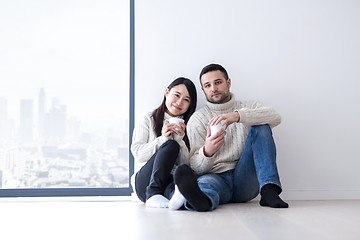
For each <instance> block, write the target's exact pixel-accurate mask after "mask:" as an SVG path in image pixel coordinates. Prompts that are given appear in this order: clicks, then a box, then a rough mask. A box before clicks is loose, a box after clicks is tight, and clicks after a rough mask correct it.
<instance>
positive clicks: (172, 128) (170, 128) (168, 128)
mask: <svg viewBox="0 0 360 240" xmlns="http://www.w3.org/2000/svg"><path fill="white" fill-rule="evenodd" d="M179 124H180V127H179V126H178V125H177V124H174V123H173V124H170V123H169V122H168V121H167V120H166V121H165V122H164V125H163V128H162V135H163V136H165V137H170V135H171V134H172V133H176V134H177V135H179V136H180V137H182V136H184V135H185V128H186V126H185V123H182V122H180V123H179Z"/></svg>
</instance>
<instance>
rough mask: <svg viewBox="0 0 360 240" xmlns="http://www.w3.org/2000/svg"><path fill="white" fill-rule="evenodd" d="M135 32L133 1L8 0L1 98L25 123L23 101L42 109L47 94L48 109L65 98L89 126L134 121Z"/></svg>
mask: <svg viewBox="0 0 360 240" xmlns="http://www.w3.org/2000/svg"><path fill="white" fill-rule="evenodd" d="M129 25H130V24H129V1H116V0H114V1H109V0H105V1H101V0H90V1H88V0H86V1H85V0H71V1H67V0H65V1H60V0H52V1H45V0H31V1H29V0H28V1H26V0H16V1H13V0H1V1H0V36H1V37H0V97H2V98H5V99H7V103H8V115H9V118H15V119H17V118H18V115H19V102H20V99H33V100H34V104H35V106H36V105H37V101H38V94H39V90H40V88H44V89H45V93H46V97H47V107H49V106H50V103H51V101H52V98H58V99H59V100H60V102H61V103H62V104H64V105H66V106H67V109H68V115H69V116H76V117H77V118H79V120H80V121H81V122H82V123H85V122H86V124H87V125H88V126H93V125H102V126H104V125H116V124H117V122H118V121H119V119H121V118H124V116H126V117H127V116H128V105H129V104H128V99H129V90H128V89H129V38H130V37H129ZM35 111H37V110H36V109H35ZM113 127H115V126H113Z"/></svg>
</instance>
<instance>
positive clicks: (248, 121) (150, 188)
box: [131, 64, 288, 212]
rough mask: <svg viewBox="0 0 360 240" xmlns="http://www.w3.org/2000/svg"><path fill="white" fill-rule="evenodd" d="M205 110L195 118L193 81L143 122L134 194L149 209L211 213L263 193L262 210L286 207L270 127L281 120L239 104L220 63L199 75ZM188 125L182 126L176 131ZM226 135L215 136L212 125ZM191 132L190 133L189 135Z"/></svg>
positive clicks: (254, 105) (181, 82) (136, 145)
mask: <svg viewBox="0 0 360 240" xmlns="http://www.w3.org/2000/svg"><path fill="white" fill-rule="evenodd" d="M200 84H201V89H202V90H203V91H204V94H205V96H206V99H207V101H206V105H205V106H204V107H203V108H201V109H199V110H198V111H196V112H195V109H196V102H197V94H196V88H195V86H194V84H193V82H192V81H191V80H189V79H187V78H178V79H176V80H174V81H173V82H172V83H171V84H170V85H169V86H168V87H167V89H166V90H165V96H164V100H163V102H162V104H161V105H160V106H159V107H158V108H157V109H155V110H154V111H153V112H152V113H149V114H147V115H146V116H144V117H143V119H141V121H140V124H139V125H138V126H136V128H135V129H134V133H133V142H132V145H131V151H132V154H133V155H134V158H135V161H137V162H138V163H143V164H144V165H143V166H142V167H141V169H140V170H139V171H137V173H136V174H135V175H134V176H133V179H132V180H133V181H132V182H133V183H132V186H133V189H134V191H135V192H136V194H137V196H138V197H139V199H140V200H141V201H142V202H145V205H146V207H158V208H166V207H168V208H169V209H171V210H177V209H180V208H182V207H185V208H187V209H189V210H195V211H200V212H204V211H211V210H214V209H215V208H217V207H218V206H219V204H225V203H229V202H237V203H240V202H247V201H250V200H252V199H254V198H255V197H256V196H257V195H258V194H259V193H260V194H261V199H260V205H261V206H269V207H273V208H287V207H288V204H287V203H286V202H284V201H283V200H282V199H281V198H280V197H279V194H280V193H281V184H280V179H279V174H278V170H277V166H276V148H275V143H274V139H273V137H272V130H271V129H272V128H273V127H275V126H277V125H278V124H280V121H281V118H280V116H279V114H277V113H276V112H275V111H274V110H273V109H272V108H269V107H264V106H263V105H262V104H261V103H260V102H258V101H237V100H235V96H234V94H232V93H231V92H230V86H231V80H230V78H229V77H228V74H227V72H226V70H225V69H224V68H223V67H222V66H221V65H219V64H210V65H208V66H206V67H204V68H203V69H202V71H201V73H200ZM172 117H178V118H182V119H183V120H184V123H182V122H181V123H180V127H179V126H178V125H176V124H170V123H169V119H170V118H172ZM219 123H220V124H221V125H222V126H224V128H225V129H221V130H220V131H219V132H217V133H215V132H214V133H212V132H211V130H210V126H212V125H217V124H219ZM185 128H186V131H185Z"/></svg>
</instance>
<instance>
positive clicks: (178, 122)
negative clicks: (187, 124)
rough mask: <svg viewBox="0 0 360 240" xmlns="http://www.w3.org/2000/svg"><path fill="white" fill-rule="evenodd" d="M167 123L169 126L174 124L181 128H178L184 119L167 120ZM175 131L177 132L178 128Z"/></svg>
mask: <svg viewBox="0 0 360 240" xmlns="http://www.w3.org/2000/svg"><path fill="white" fill-rule="evenodd" d="M168 121H169V123H170V124H176V125H178V126H179V127H181V126H180V123H181V122H184V119H182V118H177V117H172V118H169V120H168ZM175 130H177V131H179V129H178V128H175Z"/></svg>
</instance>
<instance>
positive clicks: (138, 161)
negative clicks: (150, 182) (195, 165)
mask: <svg viewBox="0 0 360 240" xmlns="http://www.w3.org/2000/svg"><path fill="white" fill-rule="evenodd" d="M169 118H171V116H170V115H169V114H167V113H165V115H164V121H165V120H167V119H169ZM169 139H173V140H175V141H177V142H178V143H179V145H180V152H179V155H178V157H177V159H176V163H175V165H178V164H180V163H186V164H189V150H188V148H187V147H186V145H185V142H184V141H183V137H180V136H178V135H177V134H172V135H170V137H165V136H160V137H157V136H156V134H155V131H154V118H153V117H152V116H151V112H150V113H148V114H146V115H145V116H143V117H142V118H141V119H140V121H139V123H138V125H137V126H136V127H135V128H134V132H133V137H132V144H131V152H132V154H133V156H134V158H135V173H137V172H138V171H139V170H140V169H141V167H142V166H143V165H145V163H146V162H147V161H148V160H149V159H150V158H151V157H152V155H154V153H155V152H156V151H157V150H158V149H159V148H160V146H161V145H162V144H163V143H165V142H166V141H167V140H169ZM133 176H135V174H134V175H133ZM131 178H132V179H131V180H132V184H134V177H131ZM133 187H134V185H133ZM133 189H134V190H135V188H133Z"/></svg>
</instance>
